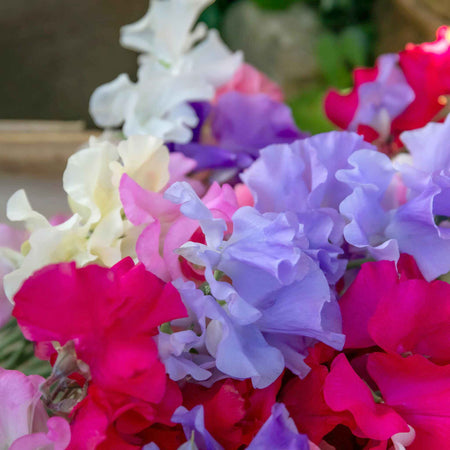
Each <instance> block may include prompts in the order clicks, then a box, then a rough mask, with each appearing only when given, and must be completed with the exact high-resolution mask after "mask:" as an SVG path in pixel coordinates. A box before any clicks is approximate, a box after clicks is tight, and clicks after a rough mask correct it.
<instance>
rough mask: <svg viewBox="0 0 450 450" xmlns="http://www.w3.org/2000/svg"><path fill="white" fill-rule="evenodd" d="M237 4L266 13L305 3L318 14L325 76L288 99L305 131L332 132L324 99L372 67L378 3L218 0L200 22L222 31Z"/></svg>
mask: <svg viewBox="0 0 450 450" xmlns="http://www.w3.org/2000/svg"><path fill="white" fill-rule="evenodd" d="M235 1H253V2H254V3H256V4H257V5H258V6H259V7H261V8H263V9H267V10H274V11H275V10H282V9H286V8H289V7H290V6H292V5H293V4H294V3H304V4H306V5H308V6H309V7H311V8H313V9H315V10H316V11H317V14H318V16H319V18H320V20H321V22H322V24H323V25H324V28H325V30H326V31H325V32H324V33H323V34H322V35H321V36H320V37H319V40H318V44H317V50H316V51H317V60H318V63H319V66H320V70H321V75H322V76H321V77H320V78H319V79H318V80H316V81H315V82H314V83H313V84H312V85H311V86H307V87H305V88H304V91H303V92H300V93H299V94H298V95H295V96H293V97H292V98H290V99H288V104H289V106H290V107H291V108H292V111H293V114H294V117H295V119H296V121H297V123H298V125H299V126H300V128H301V129H302V130H304V131H309V132H311V133H319V132H324V131H329V130H331V129H333V125H332V124H331V123H330V122H329V121H328V119H327V118H326V117H325V114H324V112H323V98H324V96H325V95H326V92H327V90H328V89H329V87H330V86H332V87H335V88H338V89H345V88H349V87H351V86H352V84H353V81H352V72H353V69H354V68H355V67H359V66H370V65H373V62H374V56H375V55H374V43H375V27H374V25H373V22H372V11H373V6H374V3H375V1H376V0H216V1H215V3H214V4H213V5H211V6H210V7H209V8H208V9H207V10H206V11H205V12H204V13H203V15H202V17H201V20H203V21H205V22H206V23H207V24H208V25H209V26H210V27H214V28H218V29H220V28H221V24H222V20H223V16H224V13H225V12H226V9H227V8H228V7H229V6H230V5H231V4H232V3H234V2H235Z"/></svg>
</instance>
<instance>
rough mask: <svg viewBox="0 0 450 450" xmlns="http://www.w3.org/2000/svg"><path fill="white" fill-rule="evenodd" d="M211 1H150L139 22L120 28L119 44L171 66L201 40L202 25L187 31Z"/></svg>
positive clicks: (203, 30) (203, 29)
mask: <svg viewBox="0 0 450 450" xmlns="http://www.w3.org/2000/svg"><path fill="white" fill-rule="evenodd" d="M213 1H214V0H153V1H151V2H150V7H149V9H148V11H147V13H146V15H145V16H144V17H143V18H142V19H140V20H138V21H137V22H135V23H133V24H130V25H126V26H124V27H122V29H121V37H120V43H121V44H122V46H124V47H125V48H129V49H132V50H136V51H138V52H145V53H151V54H152V55H154V56H155V58H156V59H159V60H162V61H164V62H166V63H172V62H174V61H176V60H177V59H178V58H179V57H180V56H181V54H182V53H183V52H185V51H187V50H189V48H190V47H191V46H192V45H193V44H194V43H195V42H196V41H197V40H198V39H201V38H203V36H204V34H203V33H204V32H205V28H204V27H203V26H201V27H200V28H199V27H197V28H196V29H195V30H194V31H192V32H191V30H192V28H193V26H194V24H195V22H196V21H197V19H198V17H199V16H200V14H201V12H202V11H203V10H204V9H205V8H206V7H207V6H208V5H210V4H211V3H212V2H213Z"/></svg>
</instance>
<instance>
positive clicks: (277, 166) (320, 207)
mask: <svg viewBox="0 0 450 450" xmlns="http://www.w3.org/2000/svg"><path fill="white" fill-rule="evenodd" d="M361 149H375V147H373V146H372V145H371V144H368V143H367V142H365V141H364V140H363V139H362V137H361V136H359V135H357V134H355V133H350V132H330V133H323V134H319V135H316V136H313V137H310V138H306V139H303V140H301V141H297V142H294V143H292V144H290V145H272V146H269V147H267V148H265V149H263V150H262V151H261V154H260V157H259V159H257V160H256V161H255V162H254V163H253V164H252V166H251V167H250V168H249V169H247V170H246V171H245V172H244V173H243V174H242V175H241V178H242V180H243V181H244V183H245V184H246V185H247V186H248V187H249V188H250V190H251V192H252V194H253V197H254V198H255V208H256V209H257V210H258V211H260V212H263V213H264V212H285V211H290V212H293V213H295V214H296V216H297V219H298V220H299V222H300V223H302V224H303V226H304V231H305V234H306V236H307V238H308V240H309V243H310V245H309V250H308V254H309V255H310V256H311V257H313V258H314V259H316V260H317V261H318V262H319V264H320V267H321V269H322V270H323V271H324V272H325V274H326V276H327V279H328V281H329V282H330V283H332V284H333V283H336V282H337V281H338V280H339V278H341V276H342V275H343V273H344V270H345V267H346V261H345V260H344V259H341V257H342V253H343V251H342V249H341V245H342V241H343V238H342V233H343V229H344V225H345V221H344V219H343V218H342V216H341V215H340V214H339V213H338V208H339V204H340V203H341V202H342V200H343V199H344V198H346V197H347V196H348V195H349V194H350V193H351V191H352V189H351V187H349V186H348V185H347V184H346V183H344V182H341V181H340V180H338V179H337V178H336V172H337V171H338V170H340V169H345V168H349V167H351V166H350V164H349V162H348V159H349V157H350V156H351V155H352V154H353V153H354V152H356V151H358V150H361Z"/></svg>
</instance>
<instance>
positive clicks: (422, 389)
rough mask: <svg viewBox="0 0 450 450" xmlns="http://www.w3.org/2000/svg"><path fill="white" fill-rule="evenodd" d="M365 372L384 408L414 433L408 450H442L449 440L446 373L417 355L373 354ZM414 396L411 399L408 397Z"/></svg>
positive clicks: (449, 387) (448, 385)
mask: <svg viewBox="0 0 450 450" xmlns="http://www.w3.org/2000/svg"><path fill="white" fill-rule="evenodd" d="M367 369H368V372H369V374H370V376H371V377H372V378H373V380H374V381H375V383H376V384H377V386H378V388H379V390H380V393H381V395H382V397H383V399H384V402H385V403H386V405H388V406H389V407H390V408H392V409H394V410H395V411H396V412H397V413H398V414H400V415H401V416H402V417H403V418H404V420H406V421H407V422H408V424H409V425H410V426H411V427H412V428H413V429H414V431H415V439H414V441H413V442H412V443H411V444H410V445H408V449H410V450H420V449H424V448H445V447H446V446H447V442H448V440H449V438H450V426H449V423H448V422H449V417H450V414H449V406H448V405H449V404H450V403H449V398H448V397H449V392H450V384H449V371H450V366H448V365H447V366H444V367H442V366H437V365H435V364H433V363H432V362H430V361H428V360H427V359H426V358H424V357H423V356H420V355H413V356H409V357H406V358H402V357H400V356H398V355H388V354H382V353H373V354H371V355H369V360H368V364H367ZM411 393H414V395H411Z"/></svg>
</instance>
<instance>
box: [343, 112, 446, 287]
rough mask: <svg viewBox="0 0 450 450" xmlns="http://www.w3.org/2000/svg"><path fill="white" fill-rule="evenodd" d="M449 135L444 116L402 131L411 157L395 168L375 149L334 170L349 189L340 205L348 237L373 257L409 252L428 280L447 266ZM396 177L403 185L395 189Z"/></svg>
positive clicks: (393, 258)
mask: <svg viewBox="0 0 450 450" xmlns="http://www.w3.org/2000/svg"><path fill="white" fill-rule="evenodd" d="M449 136H450V119H449V118H447V120H446V121H445V123H443V124H438V123H433V124H429V125H427V126H426V127H424V128H423V129H421V130H415V131H411V132H405V133H403V134H402V139H403V141H404V142H405V144H406V145H407V146H408V149H410V151H411V158H410V161H409V164H404V163H403V164H399V163H397V164H395V167H394V166H393V165H392V162H391V161H390V160H389V159H388V158H387V157H385V156H383V155H381V154H379V153H378V154H376V153H374V152H370V151H360V152H356V153H355V154H354V155H352V157H351V158H350V162H351V164H352V165H353V169H351V170H342V171H340V172H338V173H337V178H338V179H339V180H340V181H342V182H345V183H346V184H347V185H348V186H350V187H352V188H353V192H352V193H351V194H350V195H349V196H348V197H347V198H346V199H345V200H344V201H343V202H342V203H341V205H340V211H341V213H342V214H343V215H345V216H346V217H347V218H348V219H349V220H350V223H349V224H348V225H347V226H346V228H345V230H344V235H345V238H346V240H347V242H349V243H350V244H352V245H354V246H356V247H359V248H365V249H367V250H368V251H369V253H370V254H372V255H373V256H374V257H375V258H377V259H390V260H397V259H398V256H399V253H400V252H402V253H409V254H411V255H412V256H413V257H414V258H415V259H416V261H417V264H418V266H419V268H420V270H421V271H422V273H423V275H424V277H425V278H426V279H427V280H432V279H435V278H436V277H438V276H440V275H443V274H445V273H447V272H448V271H450V256H449V255H450V232H449V224H450V222H449V220H448V217H450V201H449V198H450V146H449V145H448V144H447V143H448V139H449ZM405 159H407V158H405V157H403V158H402V161H403V162H404V161H405ZM395 168H397V171H396V170H395ZM399 177H400V179H401V182H402V183H403V187H401V186H400V189H397V188H398V186H397V187H395V185H396V184H398V180H399ZM393 186H394V189H393ZM399 193H400V195H398V194H399ZM401 197H404V198H401Z"/></svg>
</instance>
